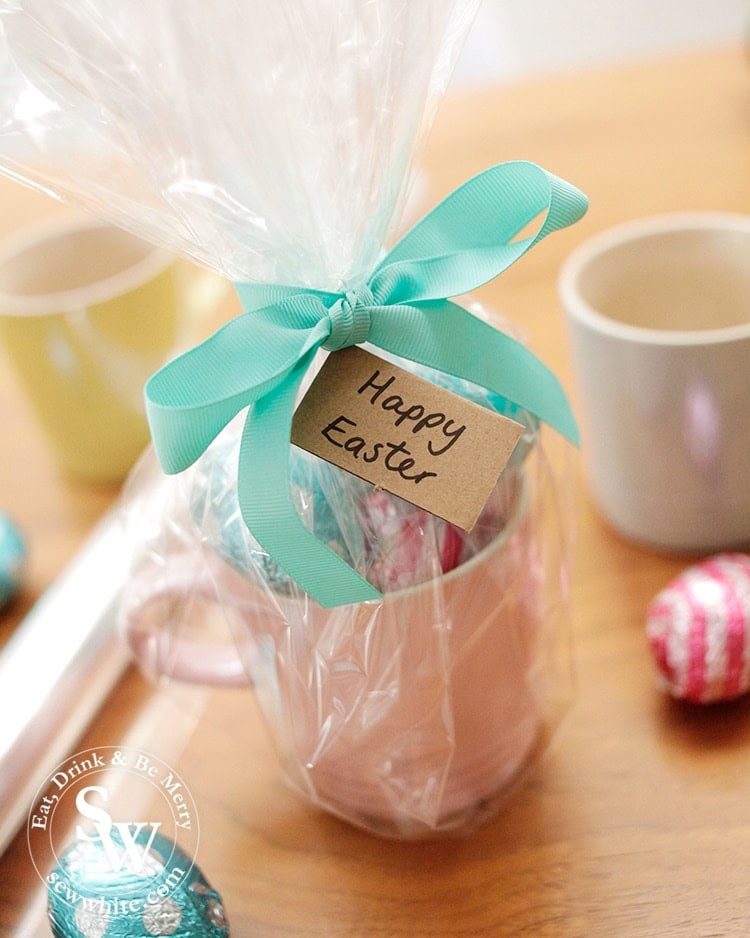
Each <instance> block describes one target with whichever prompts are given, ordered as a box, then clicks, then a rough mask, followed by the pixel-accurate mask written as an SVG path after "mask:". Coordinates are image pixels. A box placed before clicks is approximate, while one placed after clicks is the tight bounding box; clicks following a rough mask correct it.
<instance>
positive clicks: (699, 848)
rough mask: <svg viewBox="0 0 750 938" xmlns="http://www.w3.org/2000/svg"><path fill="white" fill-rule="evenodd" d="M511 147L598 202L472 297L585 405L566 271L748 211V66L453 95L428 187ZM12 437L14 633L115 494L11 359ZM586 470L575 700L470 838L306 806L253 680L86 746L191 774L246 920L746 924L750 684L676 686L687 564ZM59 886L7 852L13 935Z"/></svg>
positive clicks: (3, 927) (689, 61)
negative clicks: (665, 606)
mask: <svg viewBox="0 0 750 938" xmlns="http://www.w3.org/2000/svg"><path fill="white" fill-rule="evenodd" d="M516 158H522V159H531V160H534V161H536V162H539V163H541V164H542V165H543V166H545V167H546V168H548V169H550V170H551V171H553V172H555V173H557V174H558V175H561V176H563V177H565V178H567V179H569V180H571V181H572V182H574V183H576V184H577V185H578V186H580V187H581V188H582V189H583V190H584V191H585V192H586V193H587V194H588V195H589V197H590V200H591V209H590V212H589V214H588V215H587V216H586V218H585V219H584V220H583V221H582V222H581V223H580V224H579V225H577V226H576V227H575V228H574V229H571V230H569V231H565V232H563V233H560V234H556V235H554V236H553V237H552V238H550V239H549V240H548V241H545V242H544V243H543V244H542V245H541V246H538V247H537V248H535V250H534V251H533V252H532V253H531V254H530V255H528V256H527V257H526V258H524V259H523V260H522V261H521V262H519V263H518V265H516V266H515V267H514V268H513V269H512V270H510V271H509V272H508V273H507V274H505V275H504V276H502V277H501V278H500V279H499V280H497V281H496V282H495V283H493V284H491V285H490V286H487V287H486V288H484V289H482V290H481V291H479V292H478V296H479V298H481V299H483V300H485V301H486V302H487V303H489V304H492V305H495V306H497V307H498V308H500V309H502V310H503V311H504V312H505V313H506V314H507V315H509V316H510V317H511V318H512V319H514V320H516V321H517V322H518V323H519V324H520V325H521V326H522V328H523V329H524V330H525V331H526V332H527V333H528V335H529V336H530V338H531V341H532V344H533V346H534V347H535V349H536V351H537V352H538V353H539V354H540V356H541V357H542V358H543V359H545V360H546V361H547V362H548V363H549V364H550V365H551V366H552V367H553V368H554V369H555V370H556V371H557V372H558V374H559V375H560V376H561V378H562V380H563V382H564V383H565V385H566V386H567V387H568V388H569V389H570V390H571V391H572V392H573V397H574V399H575V389H574V388H573V387H572V380H571V375H570V370H569V361H568V354H567V349H566V345H565V340H564V324H563V319H562V314H561V311H560V307H559V304H558V301H557V298H556V291H555V278H556V273H557V270H558V268H559V265H560V263H561V261H562V260H563V258H564V257H565V255H566V254H567V253H568V252H569V251H570V250H571V249H572V248H573V246H574V245H576V244H578V243H579V242H580V241H581V240H582V239H584V238H585V237H586V236H587V235H589V234H591V233H593V232H595V231H598V230H600V229H602V228H604V227H607V226H609V225H610V224H612V223H615V222H618V221H622V220H624V219H628V218H631V217H635V216H639V215H643V214H650V213H655V212H660V211H667V210H673V209H703V208H705V209H726V210H734V211H745V212H748V211H750V70H748V65H747V62H746V61H745V59H744V57H743V53H742V51H740V50H738V49H729V50H719V51H716V52H713V51H712V52H705V53H699V54H695V55H692V56H689V57H683V58H678V59H670V60H662V61H657V62H650V63H645V64H639V65H628V66H624V67H616V68H614V67H613V68H609V69H606V70H602V71H597V72H592V73H589V74H581V75H577V76H566V77H555V78H551V79H548V80H538V81H533V82H529V83H526V84H523V85H519V86H516V87H503V88H495V89H487V90H482V91H480V92H471V93H461V94H459V93H455V94H453V95H451V96H449V97H448V98H447V99H446V101H445V103H444V105H443V107H442V109H441V111H440V114H439V116H438V119H437V123H436V126H435V129H434V132H433V134H432V136H431V138H430V140H429V143H428V145H427V147H426V149H425V151H424V154H423V162H424V166H425V169H426V171H427V174H428V181H429V187H430V196H431V198H432V197H433V196H434V197H437V196H440V195H443V194H445V193H446V192H447V191H448V190H449V189H451V188H453V187H454V186H455V185H457V184H459V183H460V182H461V181H462V180H463V179H464V178H466V177H467V176H468V175H470V174H472V173H474V172H476V171H479V170H480V169H482V168H484V167H485V166H487V165H490V164H492V163H496V162H500V161H502V160H507V159H516ZM5 191H6V190H5V189H3V193H5ZM28 198H29V197H28V196H27V195H25V194H24V195H23V196H19V195H18V194H17V193H12V192H10V190H8V195H7V197H6V196H5V195H3V199H4V201H3V209H2V212H0V215H2V217H3V219H4V221H3V224H4V225H6V226H7V225H9V224H10V221H12V220H14V213H15V220H16V221H17V220H18V217H19V211H21V210H22V211H26V210H27V208H28V211H29V212H32V213H33V212H35V211H39V210H42V211H43V210H44V208H45V205H46V203H44V200H42V202H40V201H39V200H38V199H36V198H33V199H30V201H27V199H28ZM14 199H16V200H17V201H16V202H14ZM32 203H33V204H32ZM8 206H10V208H8ZM19 206H21V208H20V209H19ZM749 387H750V383H749ZM0 427H2V435H1V437H0V508H2V507H4V508H6V509H11V510H12V511H13V513H14V515H15V516H16V517H17V519H18V521H19V522H20V523H21V525H22V526H23V527H24V528H25V530H26V532H27V534H28V536H29V540H30V544H31V565H30V570H29V578H28V583H27V587H26V590H25V592H24V594H23V595H22V597H21V598H20V600H19V601H18V602H17V603H16V604H15V605H14V606H13V608H12V609H11V611H10V613H9V614H6V616H5V618H3V619H2V620H0V635H7V634H8V633H9V631H10V630H12V629H13V627H14V624H15V623H16V622H17V621H18V620H20V618H21V617H22V616H23V614H24V612H25V611H26V610H27V609H28V608H29V606H30V604H31V603H32V602H33V601H34V600H35V598H36V597H38V596H39V594H41V593H42V591H43V590H44V589H45V587H46V586H47V585H48V584H49V583H50V582H51V581H52V580H53V578H54V577H55V576H56V575H57V573H58V572H59V571H60V570H61V569H62V568H63V566H64V565H65V564H66V562H67V561H68V560H69V559H70V558H71V557H72V556H73V554H74V553H75V551H76V548H77V547H78V545H79V544H80V543H81V541H82V540H83V538H84V537H85V535H86V533H87V531H88V530H89V529H90V528H91V526H92V525H93V524H94V522H95V521H96V520H97V518H98V517H99V516H100V515H101V514H102V513H103V512H104V511H105V510H106V509H107V508H108V507H109V505H110V504H111V502H112V500H113V498H114V497H115V495H116V493H114V492H112V491H107V490H93V489H91V488H83V487H81V486H73V485H71V484H66V483H63V482H62V481H61V480H60V479H59V477H58V476H57V474H56V472H55V470H54V468H53V467H52V466H51V464H50V461H49V458H48V456H47V454H46V452H45V449H44V445H43V443H42V441H41V440H40V439H39V438H38V436H37V434H36V431H35V430H34V428H33V425H32V424H30V423H28V422H27V414H26V411H25V409H24V406H23V403H22V401H21V399H20V397H19V395H18V393H17V391H16V389H15V387H14V385H13V382H12V379H11V378H10V377H9V375H8V374H7V369H5V368H4V369H3V370H2V372H1V373H0ZM572 476H573V479H572V484H573V486H574V497H575V500H576V501H575V508H576V513H577V525H578V535H577V554H576V564H575V567H574V574H573V611H574V616H573V619H574V621H573V627H572V640H573V650H574V663H575V673H576V690H575V701H574V704H573V706H572V707H571V709H570V711H569V712H568V714H567V716H566V719H565V720H564V722H563V723H562V725H561V727H560V729H559V731H558V733H557V735H556V737H555V739H554V741H553V743H552V745H551V747H550V749H549V750H548V751H547V753H546V754H545V755H544V757H543V758H542V759H541V760H540V761H539V762H538V763H537V764H536V765H535V766H534V767H533V769H532V770H531V771H530V772H529V774H528V775H527V776H526V777H525V779H524V780H523V781H522V783H521V784H520V786H519V787H518V789H517V790H516V791H515V792H514V793H513V794H512V795H511V796H510V797H509V798H508V800H507V802H506V803H505V806H504V809H503V811H502V812H501V814H500V815H499V816H498V817H497V818H496V819H495V820H493V821H492V822H490V823H489V824H488V825H487V826H485V827H484V828H483V829H481V830H479V831H477V832H476V833H474V834H473V835H471V836H470V837H469V838H468V839H465V840H460V841H446V842H440V843H430V844H418V845H408V844H399V843H394V842H387V841H381V840H378V839H375V838H373V837H371V836H369V835H367V834H365V833H362V832H359V831H357V830H354V829H351V828H350V827H348V826H346V825H345V824H343V823H340V822H339V821H337V820H334V819H332V818H330V817H327V816H325V815H323V814H321V813H319V812H317V811H315V810H314V809H312V808H310V807H308V806H307V805H305V804H303V803H301V802H300V801H298V800H297V798H296V797H295V796H294V795H293V794H292V793H290V792H289V791H288V790H287V789H286V788H285V787H284V785H283V784H282V783H281V782H280V779H279V771H278V768H277V765H276V761H275V757H274V755H273V751H272V747H271V744H270V742H269V739H268V737H267V735H266V732H265V730H264V728H263V726H262V724H261V722H260V718H259V716H258V714H257V712H256V709H255V706H254V702H253V699H252V696H251V693H250V692H249V691H241V690H236V691H218V692H211V693H203V692H199V691H195V692H192V691H185V689H184V688H176V687H173V686H172V687H170V686H167V687H161V688H153V687H151V686H150V685H149V684H148V683H147V682H146V681H145V680H143V679H142V678H141V677H140V676H139V675H138V674H137V673H135V672H134V671H131V672H129V673H128V674H127V675H126V676H125V678H124V679H123V680H122V681H121V683H120V684H119V685H118V686H117V687H116V688H115V690H114V692H113V693H112V695H111V697H110V699H109V700H108V702H107V704H106V706H105V708H104V709H103V711H102V712H101V714H100V715H99V716H98V718H97V719H96V721H95V722H94V724H93V725H92V726H91V727H90V729H89V730H88V732H87V733H86V735H85V737H84V738H83V739H82V741H81V743H80V746H79V748H80V749H84V748H88V747H96V746H105V745H117V744H122V743H123V741H124V740H128V741H130V742H131V743H133V744H135V745H137V746H140V747H143V748H144V749H146V750H149V751H151V752H154V753H155V754H156V755H158V756H160V757H161V758H163V759H164V760H165V761H168V762H170V763H172V764H175V765H176V766H177V767H178V768H179V771H181V772H182V774H183V777H184V779H185V781H186V782H187V784H188V785H189V786H190V789H191V791H192V793H193V796H194V798H195V802H196V805H197V808H198V812H199V814H200V822H201V831H202V834H201V843H200V851H199V856H198V859H199V862H200V865H201V866H202V868H203V869H204V871H205V872H206V874H207V876H208V877H209V879H210V880H211V881H212V882H213V884H214V885H215V886H216V887H217V888H218V889H219V890H220V891H221V892H222V894H223V896H224V899H225V902H226V907H227V911H228V914H229V917H230V920H231V923H232V934H233V935H234V936H238V938H251V936H264V938H265V936H269V938H270V936H307V935H309V936H321V938H322V936H342V938H353V936H370V938H375V936H381V938H385V936H400V935H403V936H410V938H411V936H458V935H464V936H477V935H482V936H485V935H486V936H518V935H530V936H535V938H541V936H550V938H572V936H585V938H590V936H607V938H630V936H659V938H663V936H690V938H708V936H725V935H726V936H728V935H737V936H746V935H748V934H750V911H749V910H748V907H747V905H748V902H749V901H750V874H749V873H748V868H750V699H743V700H740V701H738V702H735V703H733V704H728V705H720V706H714V707H711V708H706V709H700V708H696V707H690V706H684V705H679V704H677V703H674V702H671V701H670V700H668V699H667V698H665V696H664V695H663V694H662V693H661V692H660V691H659V690H658V689H657V688H656V686H655V680H654V671H653V668H652V663H651V660H650V658H649V654H648V651H647V649H646V646H645V640H644V612H645V608H646V605H647V603H648V602H649V600H650V599H651V597H652V596H653V595H654V594H655V593H656V592H657V590H658V589H659V588H660V587H662V586H663V585H664V584H665V583H666V582H667V581H668V580H669V579H671V578H672V576H674V575H675V574H676V573H677V572H678V571H679V570H680V569H682V568H683V567H684V566H685V564H686V561H685V560H681V559H679V558H671V559H667V558H664V557H660V556H657V555H655V554H652V553H649V552H646V551H644V550H641V549H639V548H637V547H635V546H632V545H630V544H628V543H625V542H624V541H622V540H621V539H620V538H619V537H617V536H616V535H615V534H613V533H612V532H611V531H610V530H609V529H608V528H607V526H606V525H605V524H604V523H603V522H602V521H601V520H600V519H599V517H598V516H597V514H596V512H595V511H594V510H593V508H592V506H591V505H590V503H589V501H588V497H587V493H586V486H585V478H584V473H583V469H582V468H581V466H580V465H579V463H578V462H577V461H575V462H574V469H573V473H572ZM61 625H62V624H61ZM50 768H52V767H50ZM39 894H40V885H39V882H38V880H37V878H36V874H35V873H34V871H33V869H32V867H31V863H30V860H29V855H28V850H27V847H26V842H25V838H24V837H23V836H18V837H17V838H16V840H15V841H14V842H13V843H12V844H11V846H10V848H9V849H8V850H7V851H6V853H5V855H4V856H3V857H2V858H0V933H2V935H22V936H24V938H26V936H37V935H38V936H43V935H48V934H49V928H48V926H46V925H45V924H44V916H43V911H41V910H40V905H39V903H40V901H42V900H40V899H39Z"/></svg>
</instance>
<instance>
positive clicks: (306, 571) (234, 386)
mask: <svg viewBox="0 0 750 938" xmlns="http://www.w3.org/2000/svg"><path fill="white" fill-rule="evenodd" d="M586 208H587V200H586V197H585V196H584V195H583V194H582V193H581V192H579V191H578V190H577V189H576V188H574V187H573V186H571V185H569V184H568V183H566V182H564V181H563V180H561V179H558V178H557V177H556V176H553V175H551V174H550V173H548V172H546V171H545V170H543V169H541V168H540V167H539V166H536V165H535V164H533V163H527V162H511V163H501V164H500V165H498V166H493V167H491V168H490V169H487V170H485V171H484V172H482V173H479V174H478V175H477V176H474V177H473V178H472V179H469V180H468V181H467V182H465V183H464V184H463V185H462V186H460V187H459V188H458V189H456V190H455V191H454V192H453V193H451V194H450V195H449V196H448V197H447V198H445V199H444V200H443V201H442V202H441V203H439V204H438V205H437V206H436V207H435V208H434V209H432V211H431V212H429V213H428V214H427V215H426V216H425V217H424V218H423V219H422V220H421V221H419V222H418V223H417V224H416V225H415V226H414V227H413V228H412V229H411V230H410V231H409V232H407V234H406V235H405V236H404V237H403V238H402V239H401V240H400V241H399V242H398V243H397V244H396V245H395V247H394V248H393V249H392V250H391V251H389V252H388V254H386V256H385V257H384V258H383V260H382V261H381V262H380V263H379V264H378V265H377V267H376V268H375V270H374V271H373V272H372V274H371V276H370V277H369V278H368V280H367V282H366V283H364V284H361V285H357V286H355V287H354V288H352V289H350V290H348V291H346V292H345V293H343V294H339V293H327V292H323V291H320V290H311V289H307V288H305V287H299V286H297V287H295V286H284V285H281V284H263V283H254V282H248V283H240V284H236V289H237V292H238V293H239V296H240V299H241V300H242V302H243V307H244V308H245V309H246V310H247V312H244V313H243V314H241V315H239V316H237V317H236V318H235V319H232V320H231V321H230V322H228V323H227V324H226V325H224V326H222V327H221V328H220V329H219V330H218V331H217V332H215V333H214V334H213V335H212V336H211V337H210V338H209V339H207V340H206V341H205V342H203V343H202V344H201V345H198V346H196V347H195V348H193V349H191V350H190V351H188V352H186V353H185V354H184V355H181V356H180V357H178V358H176V359H174V360H173V361H171V362H169V363H168V364H167V365H165V366H164V367H163V368H162V369H161V370H159V371H158V372H156V374H154V375H153V376H152V377H151V378H150V380H149V381H148V383H147V384H146V392H145V393H146V409H147V413H148V419H149V423H150V426H151V434H152V438H153V441H154V447H155V449H156V453H157V456H158V458H159V461H160V463H161V465H162V467H163V469H164V471H165V472H167V473H177V472H181V471H183V470H184V469H186V468H188V466H190V465H192V463H194V462H195V460H196V459H198V457H199V456H200V455H201V454H202V453H203V452H204V451H205V450H206V449H207V447H208V446H209V444H210V443H211V442H212V441H213V440H214V438H215V437H216V436H217V435H218V434H219V432H220V431H221V430H222V429H223V428H224V427H225V426H226V425H227V424H228V423H229V421H230V420H231V419H232V418H233V417H234V416H235V415H236V414H237V413H239V412H240V411H241V410H243V409H244V408H246V407H248V406H250V405H252V407H251V409H250V412H249V414H248V417H247V419H246V422H245V425H244V429H243V433H242V440H241V444H240V454H239V465H238V479H237V486H238V496H239V505H240V510H241V512H242V516H243V518H244V520H245V523H246V524H247V526H248V528H249V529H250V531H251V532H252V534H253V536H254V538H255V539H256V541H257V542H258V543H259V544H260V545H261V546H262V547H263V548H264V549H265V550H266V551H268V553H269V554H270V556H271V557H273V558H274V560H275V561H276V562H277V563H278V565H279V566H280V567H281V568H282V569H283V570H284V571H285V572H286V573H287V574H288V575H289V576H290V577H291V578H292V579H293V580H295V581H296V582H297V584H298V585H299V586H300V587H301V588H302V589H303V590H305V592H307V593H308V594H309V595H310V596H311V597H312V598H313V599H315V600H316V601H317V602H318V603H319V604H320V605H321V606H325V607H331V606H340V605H345V604H347V603H354V602H362V601H367V600H375V599H380V598H381V594H380V593H379V592H378V591H377V590H376V589H375V588H374V587H373V586H372V585H371V584H370V583H368V582H367V580H365V579H364V578H363V577H361V576H360V575H359V574H358V573H357V572H356V571H355V570H353V569H352V567H350V566H349V564H347V563H346V561H344V560H343V559H342V558H341V557H339V556H338V555H337V554H336V553H334V552H333V551H332V550H330V549H329V548H328V547H327V546H326V545H324V544H323V543H321V542H320V541H319V540H318V539H317V538H316V537H315V535H314V534H313V533H312V532H311V531H309V530H308V529H307V528H306V527H305V525H304V524H303V523H302V520H301V519H300V517H299V515H298V514H297V511H296V509H295V506H294V502H293V500H292V495H291V490H290V483H289V445H290V443H289V436H290V431H291V423H292V414H293V410H294V405H295V400H296V396H297V391H298V389H299V386H300V383H301V381H302V378H303V377H304V374H305V372H306V371H307V369H308V367H309V365H310V363H311V361H312V359H313V356H314V355H315V353H316V352H317V350H318V349H319V348H323V349H327V350H329V351H334V350H336V349H341V348H345V347H347V346H350V345H359V344H361V343H364V342H368V343H370V344H372V345H375V346H378V347H379V348H381V349H383V350H385V351H387V352H391V353H393V354H394V355H397V356H400V357H401V358H406V359H409V360H410V361H413V362H417V363H419V364H421V365H425V366H428V367H430V368H433V369H436V370H438V371H442V372H444V373H448V374H451V375H454V376H458V377H461V378H464V379H467V380H468V381H471V382H473V383H475V384H478V385H481V386H483V387H485V388H488V389H489V390H491V391H494V392H495V393H496V394H499V395H501V396H502V397H504V398H506V399H507V400H509V401H511V402H513V403H514V404H516V405H518V406H520V407H521V408H524V409H525V410H528V411H529V412H531V413H532V414H534V415H535V416H536V417H538V418H539V419H540V420H542V421H544V422H545V423H547V424H549V425H550V426H552V427H554V428H555V429H556V430H558V431H559V432H560V433H561V434H563V436H565V437H566V438H568V439H569V440H571V441H573V442H575V443H577V442H578V431H577V428H576V423H575V419H574V417H573V415H572V413H571V410H570V406H569V404H568V401H567V398H566V396H565V393H564V391H563V389H562V387H561V386H560V384H559V382H558V381H557V379H556V378H555V376H554V375H553V374H552V372H550V371H549V370H548V369H547V368H546V366H545V365H543V364H542V362H540V361H539V360H538V359H537V358H536V357H535V356H534V355H533V354H532V353H531V352H530V351H529V350H528V349H527V348H526V347H525V346H523V345H522V344H520V343H519V342H517V341H515V340H514V339H512V338H511V337H509V336H507V335H505V334H503V333H500V332H498V331H497V330H495V329H493V328H492V327H491V326H489V325H487V324H486V323H484V322H482V321H481V320H480V319H478V318H477V317H475V316H473V315H471V314H470V313H468V312H467V311H466V310H465V309H463V308H462V307H460V306H458V305H457V304H455V303H452V302H450V301H449V300H448V299H446V297H449V296H458V295H460V294H463V293H467V292H469V291H470V290H473V289H475V288H476V287H478V286H481V285H482V284H483V283H486V282H487V281H488V280H491V279H493V278H494V277H496V276H497V275H498V274H500V273H501V272H502V271H504V270H505V269H506V268H507V267H509V266H510V265H511V264H512V263H513V262H514V261H516V260H518V258H519V257H521V256H522V255H523V254H525V253H526V251H528V250H529V248H531V247H532V246H533V245H534V244H536V243H537V242H538V241H540V240H541V239H542V238H544V237H545V236H546V235H548V234H550V233H551V232H553V231H556V230H558V229H560V228H563V227H566V226H567V225H570V224H572V223H573V222H575V221H577V220H578V219H579V218H580V217H581V216H582V215H583V214H584V212H585V211H586ZM532 223H533V226H534V230H533V231H532V232H531V233H525V229H526V228H527V226H529V225H531V224H532Z"/></svg>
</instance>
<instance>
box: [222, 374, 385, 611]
mask: <svg viewBox="0 0 750 938" xmlns="http://www.w3.org/2000/svg"><path fill="white" fill-rule="evenodd" d="M311 358H312V355H308V356H307V357H306V358H305V359H303V360H302V361H301V362H300V363H299V364H298V366H297V367H296V368H295V369H294V371H292V372H291V373H290V374H289V375H288V376H287V377H286V378H285V379H284V380H283V381H282V382H281V383H280V384H279V385H277V387H276V389H275V391H274V393H273V394H269V395H267V396H266V397H264V398H262V399H261V400H259V401H258V402H257V403H256V404H255V406H254V407H253V408H252V409H251V411H250V413H249V415H248V418H247V421H246V422H245V428H244V430H243V435H242V442H241V445H240V456H239V469H238V479H237V489H238V496H239V504H240V511H241V513H242V517H243V518H244V520H245V523H246V524H247V526H248V528H249V529H250V530H251V531H252V533H253V537H254V538H255V539H256V541H257V542H258V543H259V544H260V545H261V546H262V547H263V548H264V549H265V550H266V551H268V553H269V554H270V556H271V557H273V559H274V560H275V561H276V563H277V564H278V565H279V566H280V567H281V568H282V569H283V570H284V571H285V572H286V573H287V574H288V575H289V576H290V577H291V578H292V579H293V580H294V581H295V582H296V583H297V584H298V585H299V586H300V587H301V588H302V589H303V590H304V591H305V592H306V593H308V594H309V595H310V596H311V597H312V598H313V599H314V600H315V601H316V602H317V603H318V604H319V605H321V606H323V607H324V608H331V607H333V606H344V605H347V604H349V603H356V602H366V601H368V600H377V599H381V598H382V597H381V594H380V593H379V592H378V590H376V589H375V587H374V586H372V585H371V584H370V583H368V582H367V580H365V579H364V578H363V577H361V576H360V575H359V574H358V573H357V572H356V571H355V570H354V569H353V568H352V567H350V566H349V564H348V563H346V561H345V560H343V559H342V558H341V557H339V556H338V554H336V553H334V552H333V551H332V550H331V549H330V548H328V547H327V546H326V545H325V544H323V543H322V542H321V541H319V540H318V538H317V537H315V535H314V534H313V533H312V532H311V531H309V530H308V529H307V528H306V527H305V525H304V524H303V523H302V520H301V518H300V517H299V515H298V514H297V510H296V508H295V506H294V502H293V500H292V495H291V489H290V479H289V435H290V432H291V423H292V413H293V410H294V402H295V398H296V395H297V390H298V388H299V385H300V382H301V381H302V377H303V376H304V373H305V371H306V370H307V367H308V365H309V363H310V360H311Z"/></svg>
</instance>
